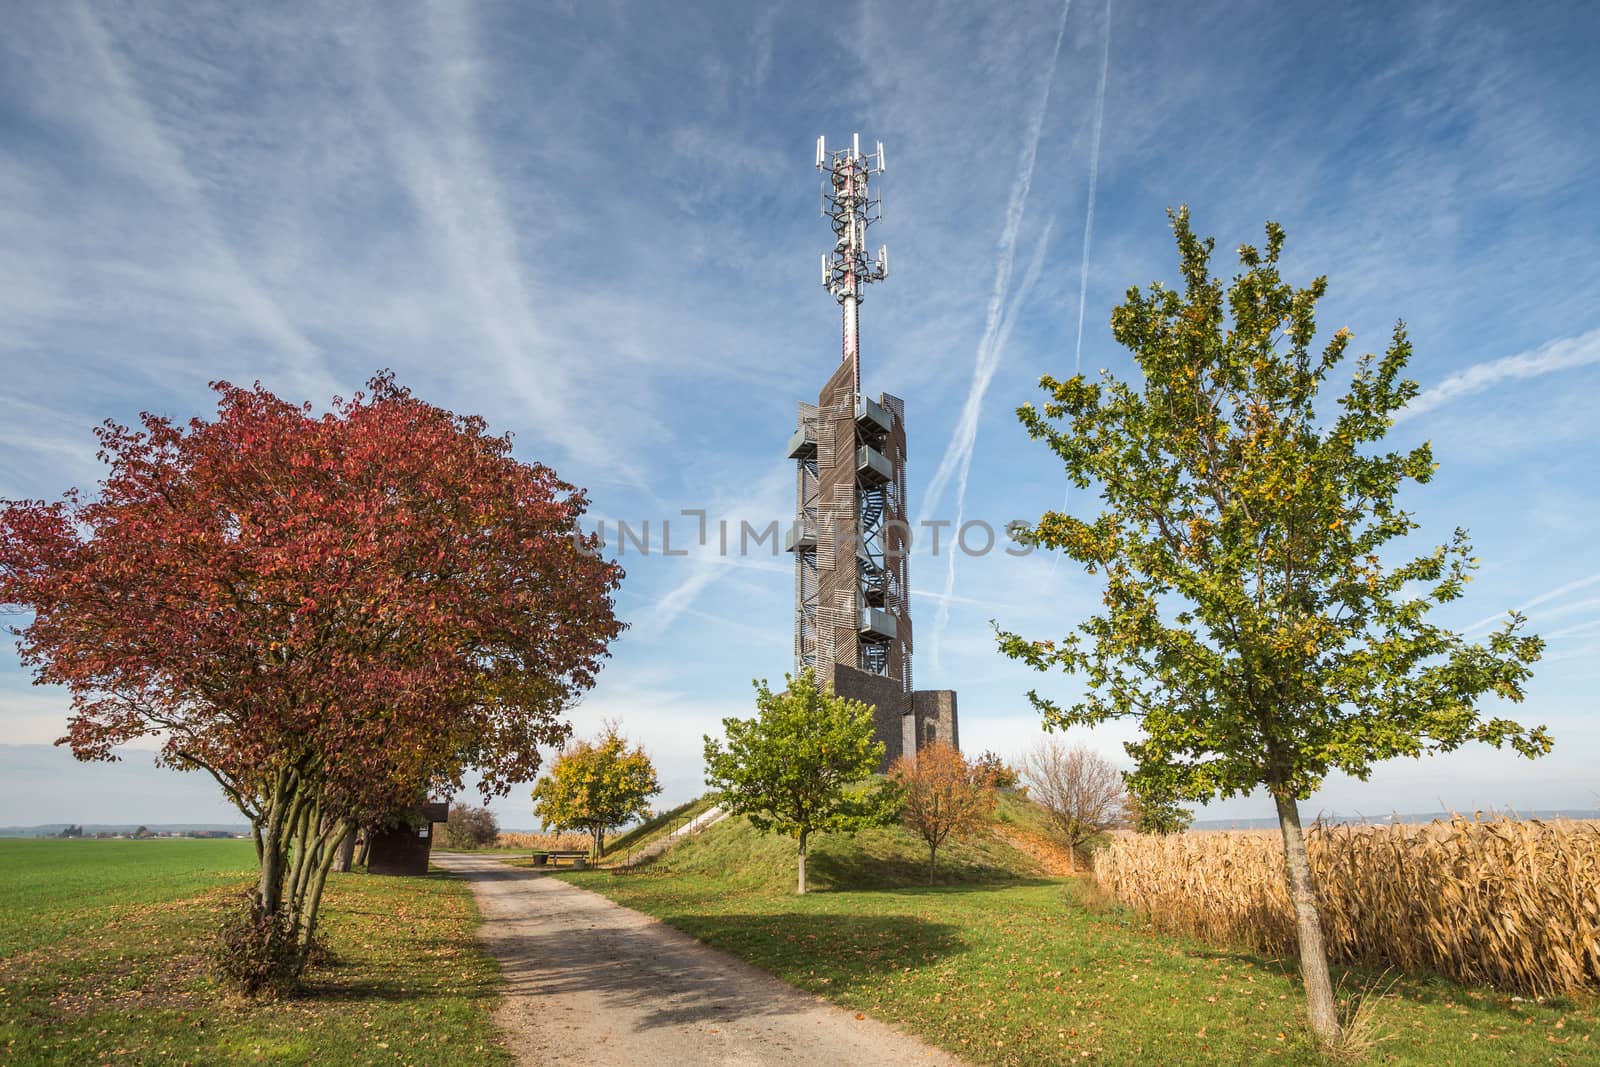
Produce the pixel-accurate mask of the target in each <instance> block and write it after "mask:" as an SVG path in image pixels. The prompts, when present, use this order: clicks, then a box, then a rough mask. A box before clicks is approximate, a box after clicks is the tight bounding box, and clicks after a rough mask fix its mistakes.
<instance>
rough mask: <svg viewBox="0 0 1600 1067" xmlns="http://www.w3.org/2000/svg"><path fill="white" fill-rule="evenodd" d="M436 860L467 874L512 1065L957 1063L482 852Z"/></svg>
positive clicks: (590, 896)
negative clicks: (499, 991) (493, 967)
mask: <svg viewBox="0 0 1600 1067" xmlns="http://www.w3.org/2000/svg"><path fill="white" fill-rule="evenodd" d="M433 861H434V862H435V863H436V864H438V865H439V866H440V867H443V868H444V869H446V870H448V871H450V872H451V873H453V874H455V875H457V876H459V877H461V878H464V879H465V880H466V881H468V882H470V883H472V893H473V896H474V897H475V898H476V899H477V902H478V909H479V911H481V912H482V913H483V918H484V924H483V927H482V928H481V929H480V931H479V936H480V937H481V938H482V939H483V941H484V944H485V945H486V947H487V948H488V950H489V952H490V954H491V955H493V956H494V957H495V958H496V959H498V960H499V961H500V971H501V974H502V975H503V977H504V979H505V992H506V996H505V1000H504V1001H503V1002H502V1004H501V1007H500V1008H499V1010H498V1011H497V1013H496V1017H495V1021H496V1022H497V1023H499V1024H500V1026H501V1027H502V1028H503V1029H504V1030H505V1032H506V1035H507V1038H508V1043H509V1044H510V1046H511V1050H512V1053H513V1055H514V1056H515V1057H516V1059H517V1062H518V1063H522V1064H539V1065H541V1067H542V1065H547V1064H555V1063H561V1064H615V1065H620V1067H632V1065H635V1064H637V1065H640V1067H652V1065H656V1064H661V1065H667V1064H672V1065H678V1064H691V1063H693V1064H701V1063H704V1064H726V1065H734V1064H740V1065H743V1064H751V1065H754V1064H775V1065H789V1064H793V1065H796V1067H799V1065H802V1064H804V1065H806V1067H815V1065H816V1064H819V1063H836V1064H852V1065H853V1064H959V1062H960V1061H958V1060H956V1059H954V1058H952V1057H950V1056H949V1055H947V1054H946V1053H944V1052H941V1051H939V1050H938V1049H935V1048H933V1047H932V1046H930V1045H925V1044H923V1043H922V1042H921V1041H919V1040H917V1039H916V1038H913V1037H909V1036H907V1035H905V1034H902V1033H900V1032H898V1031H896V1030H893V1029H891V1028H889V1027H888V1026H885V1025H883V1024H882V1023H879V1022H876V1021H874V1020H872V1019H858V1018H856V1016H855V1014H854V1013H853V1012H847V1011H845V1010H844V1009H842V1008H836V1007H834V1006H832V1005H830V1004H828V1003H826V1002H825V1001H822V1000H819V999H818V998H816V997H813V996H810V995H809V994H806V993H802V992H800V991H799V990H797V989H795V988H794V987H793V986H790V985H787V984H785V983H784V982H780V981H779V980H778V979H776V978H774V977H772V976H771V975H769V974H767V973H766V972H765V971H761V970H757V969H756V968H754V967H751V966H750V965H748V964H746V963H743V962H741V961H739V960H736V959H734V958H733V957H732V956H729V955H727V954H726V953H723V952H718V951H717V950H715V949H711V948H707V947H706V946H705V945H702V944H700V943H699V942H697V941H695V940H694V939H693V938H690V937H689V936H688V935H686V934H682V933H679V932H678V931H676V930H673V929H671V928H670V927H668V926H665V925H664V924H662V923H660V922H657V921H656V920H654V919H652V918H650V917H648V916H645V915H641V914H639V913H638V912H635V911H630V910H628V909H627V908H623V907H620V906H619V905H616V904H613V903H611V902H610V901H609V900H607V899H605V898H604V897H602V896H600V895H598V894H596V893H590V892H588V891H587V890H583V889H577V888H575V887H573V886H570V885H567V884H566V883H564V882H562V881H560V880H558V879H555V878H550V877H548V876H547V875H545V874H542V873H539V872H535V871H530V870H525V869H521V868H516V867H508V866H506V865H505V864H503V863H500V862H498V861H496V860H492V859H480V858H477V857H472V856H463V855H459V854H439V853H435V854H434V857H433Z"/></svg>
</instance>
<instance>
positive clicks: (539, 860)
mask: <svg viewBox="0 0 1600 1067" xmlns="http://www.w3.org/2000/svg"><path fill="white" fill-rule="evenodd" d="M562 860H566V861H567V862H568V864H569V865H570V866H571V867H572V869H573V870H575V871H581V870H583V869H584V868H586V867H588V866H589V853H588V852H587V851H583V850H575V851H566V850H561V849H552V850H548V851H535V852H534V854H533V865H534V866H535V867H544V866H550V867H559V866H561V861H562Z"/></svg>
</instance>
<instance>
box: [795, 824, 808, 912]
mask: <svg viewBox="0 0 1600 1067" xmlns="http://www.w3.org/2000/svg"><path fill="white" fill-rule="evenodd" d="M795 892H796V893H798V894H800V895H801V896H804V895H805V892H806V832H805V831H804V830H801V831H800V880H799V888H797V889H796V890H795Z"/></svg>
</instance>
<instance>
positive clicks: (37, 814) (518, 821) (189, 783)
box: [0, 743, 1600, 835]
mask: <svg viewBox="0 0 1600 1067" xmlns="http://www.w3.org/2000/svg"><path fill="white" fill-rule="evenodd" d="M118 752H119V754H120V755H121V756H122V757H123V758H122V759H121V760H120V761H119V762H116V763H110V764H99V763H83V762H80V761H78V760H75V759H73V758H72V756H71V754H70V753H69V752H67V751H66V750H65V749H63V748H59V747H55V746H51V745H12V744H3V743H0V823H3V824H4V825H0V835H4V833H5V831H6V830H8V829H29V828H33V827H41V826H70V825H81V826H85V827H88V826H97V827H107V828H109V827H120V826H126V827H138V826H141V825H143V826H149V827H156V826H163V827H174V826H194V827H197V828H206V827H209V828H216V829H224V828H228V827H233V826H245V825H247V823H246V822H245V821H244V817H243V816H242V815H241V814H240V813H239V811H238V810H237V809H236V808H234V807H232V805H230V804H229V803H228V802H227V801H226V800H225V798H224V797H223V796H222V793H221V790H219V789H218V788H217V787H216V786H215V784H213V783H212V782H211V780H210V779H209V778H207V777H206V776H205V775H203V774H200V773H197V772H181V771H176V770H168V769H164V768H161V767H157V766H155V765H154V763H153V758H154V755H155V754H154V752H153V751H151V750H147V749H131V750H130V749H120V750H118ZM1108 754H1111V753H1108ZM1112 755H1114V754H1112ZM41 781H49V782H50V783H52V784H53V785H55V786H57V787H60V788H65V789H68V790H69V791H71V792H72V794H73V796H74V799H75V801H76V802H77V803H80V804H83V805H85V807H82V808H78V809H72V808H70V807H69V805H68V804H66V803H63V802H62V801H60V800H58V799H55V800H52V799H46V796H45V795H44V794H41V793H39V792H37V791H36V790H37V785H38V783H39V782H41ZM1355 784H1356V785H1357V786H1360V785H1361V783H1355ZM531 788H532V786H531V784H527V785H519V786H517V787H516V789H515V791H514V792H513V793H512V795H510V796H507V797H497V798H495V799H494V800H493V801H492V802H490V804H489V807H490V809H491V810H492V811H494V813H495V817H496V818H497V819H499V821H500V823H501V828H502V829H503V830H504V831H505V832H507V833H540V832H542V831H540V830H538V829H537V828H536V824H530V825H529V826H527V827H526V828H524V825H523V820H526V819H529V818H530V817H531V809H532V803H531V800H529V799H526V798H527V794H528V791H529V790H530V789H531ZM1480 788H1481V787H1480ZM1500 788H1501V789H1503V790H1504V791H1505V792H1506V793H1511V792H1513V791H1514V787H1512V786H1510V785H1509V784H1503V785H1502V786H1501V787H1500ZM704 791H705V790H704V788H703V787H702V788H701V789H699V790H692V791H688V792H686V793H684V794H679V793H673V794H663V795H662V796H661V797H659V798H657V800H656V802H655V803H654V805H653V806H654V808H655V809H656V810H657V811H665V810H667V809H669V808H672V807H675V806H676V805H678V804H681V803H683V802H685V801H688V800H691V799H693V798H694V797H697V796H699V795H701V794H702V793H703V792H704ZM1360 791H1361V792H1370V793H1372V795H1373V796H1376V795H1379V794H1377V792H1376V791H1375V790H1368V789H1366V788H1363V789H1361V790H1360ZM1446 792H1447V793H1450V792H1451V791H1450V790H1446ZM1572 793H1573V795H1572V798H1571V799H1572V800H1573V801H1575V802H1574V803H1570V804H1528V803H1523V804H1518V803H1514V802H1508V801H1504V800H1502V801H1498V802H1496V803H1473V804H1462V805H1452V804H1450V803H1448V802H1447V801H1446V800H1445V799H1444V796H1440V797H1439V798H1437V799H1435V800H1434V801H1432V802H1431V803H1430V802H1426V801H1424V802H1421V803H1400V804H1392V805H1382V804H1376V803H1373V802H1372V801H1371V800H1370V799H1369V798H1368V797H1366V796H1361V797H1358V798H1355V799H1354V801H1353V802H1352V798H1351V797H1350V796H1349V795H1348V794H1345V795H1341V796H1339V797H1338V799H1337V801H1334V802H1329V803H1319V802H1318V800H1317V799H1316V798H1315V797H1314V798H1313V800H1312V801H1310V802H1307V803H1304V804H1302V805H1301V816H1302V818H1303V820H1304V821H1305V822H1306V823H1307V824H1309V823H1311V822H1312V821H1313V820H1314V819H1316V818H1317V817H1318V816H1319V815H1320V816H1322V817H1324V818H1333V819H1336V820H1337V821H1340V822H1354V821H1367V822H1382V821H1385V820H1387V819H1390V818H1392V817H1393V816H1394V815H1396V814H1398V815H1399V816H1400V817H1401V818H1402V819H1406V820H1410V819H1412V818H1413V817H1422V816H1428V815H1435V816H1449V815H1469V816H1470V815H1471V814H1473V813H1474V812H1493V813H1497V814H1499V813H1505V814H1517V815H1520V816H1523V817H1534V816H1535V815H1536V814H1537V813H1541V812H1593V813H1595V815H1596V817H1600V793H1597V792H1596V791H1595V790H1592V789H1590V790H1588V791H1587V792H1585V791H1584V790H1583V789H1577V790H1573V791H1572ZM141 795H142V796H147V797H149V798H150V800H149V802H148V803H149V807H148V809H147V812H146V814H147V816H148V817H146V818H133V819H128V818H121V817H118V818H115V819H112V818H106V817H104V815H103V814H102V813H104V812H106V811H108V810H111V809H114V808H115V809H120V810H123V811H125V810H127V807H128V805H129V803H130V799H131V798H133V797H136V796H141ZM1318 795H1319V796H1322V795H1325V794H1318ZM1452 795H1457V794H1452ZM455 799H459V800H462V801H464V802H466V803H470V804H473V805H478V804H481V803H482V799H481V798H480V797H479V796H478V794H477V792H476V791H474V790H469V791H467V792H464V793H461V794H457V796H456V798H455ZM1330 800H1331V798H1330ZM46 804H48V805H51V806H52V807H51V808H50V809H45V808H43V807H42V805H46ZM1189 807H1190V809H1191V810H1193V811H1194V812H1195V823H1194V825H1195V826H1196V827H1197V828H1201V829H1220V828H1225V827H1226V826H1232V825H1238V826H1241V827H1243V826H1246V825H1249V824H1255V823H1260V824H1263V825H1276V819H1275V818H1274V817H1273V816H1272V813H1271V803H1270V801H1268V800H1266V799H1265V798H1262V797H1242V798H1233V799H1232V800H1229V801H1218V802H1213V803H1212V804H1209V805H1205V806H1200V805H1189ZM63 810H66V811H68V813H69V814H70V815H71V817H70V818H62V817H58V816H59V815H60V813H61V812H62V811H63ZM16 812H24V813H29V814H24V816H23V817H21V818H18V817H15V816H14V814H13V813H16Z"/></svg>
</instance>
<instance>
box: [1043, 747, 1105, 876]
mask: <svg viewBox="0 0 1600 1067" xmlns="http://www.w3.org/2000/svg"><path fill="white" fill-rule="evenodd" d="M1020 773H1021V775H1022V780H1023V781H1024V782H1026V783H1027V784H1028V798H1029V799H1030V800H1032V801H1033V802H1034V803H1035V804H1038V805H1039V806H1040V807H1041V808H1043V809H1044V814H1045V821H1046V822H1047V823H1048V824H1049V826H1050V830H1051V832H1052V833H1054V834H1055V836H1056V837H1057V838H1059V839H1060V841H1061V843H1062V844H1063V845H1065V846H1066V849H1067V865H1068V867H1069V868H1071V869H1073V870H1076V869H1077V864H1078V852H1079V851H1080V850H1082V849H1084V848H1086V847H1087V846H1088V845H1089V844H1090V843H1091V842H1093V841H1094V840H1095V839H1096V838H1098V837H1100V836H1101V835H1102V834H1104V833H1106V832H1107V831H1108V830H1112V829H1115V828H1116V827H1118V826H1121V825H1122V823H1123V819H1124V811H1123V805H1124V803H1125V802H1126V799H1127V797H1126V792H1125V790H1124V788H1123V784H1122V772H1121V771H1119V770H1117V767H1116V764H1114V763H1112V762H1111V761H1110V760H1108V759H1106V758H1105V757H1104V756H1102V755H1100V753H1098V752H1096V751H1094V750H1093V749H1091V748H1089V747H1088V746H1086V745H1081V744H1080V745H1072V746H1068V745H1066V744H1065V743H1063V742H1062V741H1061V740H1060V739H1059V738H1055V737H1041V738H1040V739H1039V740H1038V741H1036V742H1035V743H1034V746H1033V747H1032V748H1031V749H1029V750H1028V751H1027V752H1026V753H1025V754H1024V755H1023V757H1022V766H1021V771H1020Z"/></svg>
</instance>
